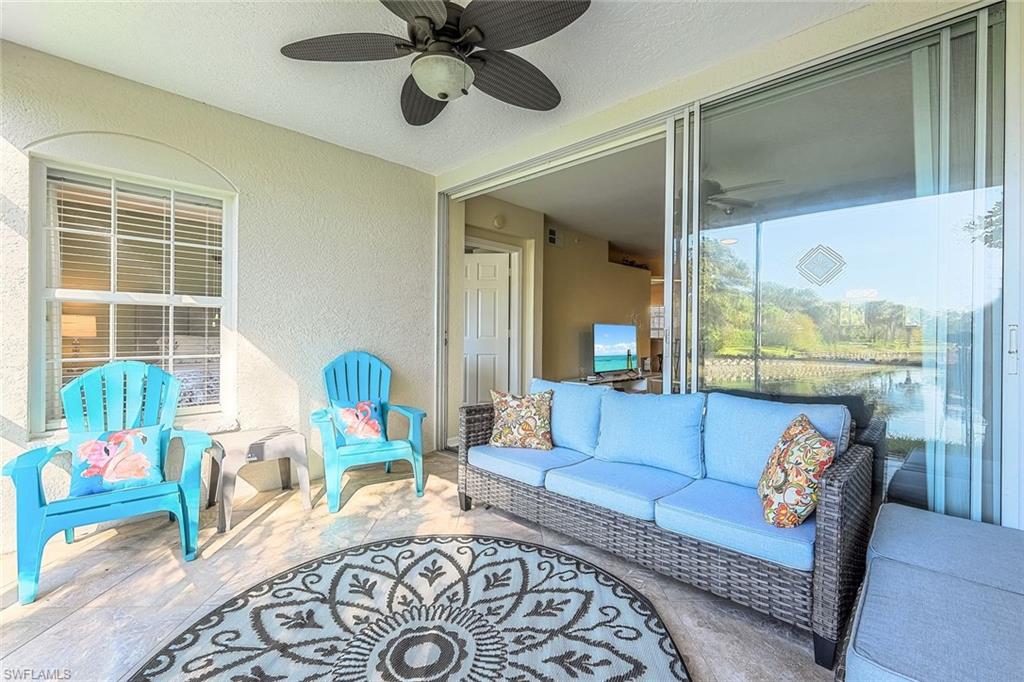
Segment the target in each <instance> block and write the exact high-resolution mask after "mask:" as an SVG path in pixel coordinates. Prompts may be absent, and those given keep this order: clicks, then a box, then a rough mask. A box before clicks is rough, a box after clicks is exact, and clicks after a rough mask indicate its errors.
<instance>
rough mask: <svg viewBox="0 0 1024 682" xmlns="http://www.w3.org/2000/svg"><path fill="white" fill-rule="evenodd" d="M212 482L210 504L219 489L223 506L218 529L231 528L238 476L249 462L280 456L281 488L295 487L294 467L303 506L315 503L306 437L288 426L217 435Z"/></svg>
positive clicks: (214, 443)
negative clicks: (293, 485)
mask: <svg viewBox="0 0 1024 682" xmlns="http://www.w3.org/2000/svg"><path fill="white" fill-rule="evenodd" d="M210 452H211V453H212V458H213V459H212V462H211V466H210V485H209V486H208V488H209V498H208V501H207V504H206V506H207V508H209V507H212V506H213V505H214V503H215V501H216V500H217V491H218V490H219V491H220V507H219V509H218V514H217V531H218V532H220V533H223V532H225V531H228V530H231V506H232V503H233V501H234V500H233V498H234V495H235V479H236V478H237V476H238V471H239V470H240V469H241V468H242V467H244V466H245V465H246V464H254V463H256V462H269V461H271V460H275V459H276V460H277V462H278V466H279V467H280V469H281V489H282V490H289V489H290V488H291V487H292V467H291V463H292V462H295V468H296V470H297V471H298V473H299V490H300V492H301V494H302V506H303V507H305V508H306V509H307V510H309V509H312V508H313V505H312V503H311V501H310V497H309V460H308V459H307V457H306V438H305V437H304V436H303V435H302V434H301V433H299V432H298V431H295V430H294V429H291V428H289V427H287V426H277V427H274V428H270V429H258V430H254V431H238V432H235V433H223V434H219V435H217V436H215V437H214V439H213V447H212V448H211V449H210Z"/></svg>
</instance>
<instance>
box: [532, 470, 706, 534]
mask: <svg viewBox="0 0 1024 682" xmlns="http://www.w3.org/2000/svg"><path fill="white" fill-rule="evenodd" d="M691 483H693V479H692V478H690V477H689V476H683V475H682V474H677V473H675V472H672V471H665V470H664V469H655V468H654V467H648V466H644V465H642V464H627V463H624V462H604V461H602V460H599V459H588V460H586V461H584V462H580V463H579V464H574V465H572V466H568V467H565V468H563V469H555V470H553V471H549V472H548V475H547V478H546V479H545V480H544V487H545V488H547V489H548V490H550V491H551V492H553V493H558V494H559V495H565V496H566V497H571V498H573V499H575V500H582V501H584V502H589V503H590V504H594V505H597V506H599V507H604V508H605V509H610V510H612V511H616V512H619V513H620V514H625V515H626V516H632V517H635V518H638V519H645V520H647V521H650V520H652V519H654V502H655V500H657V499H658V498H661V497H664V496H665V495H671V494H672V493H674V492H676V491H677V490H679V489H680V488H683V487H684V486H687V485H690V484H691Z"/></svg>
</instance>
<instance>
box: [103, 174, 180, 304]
mask: <svg viewBox="0 0 1024 682" xmlns="http://www.w3.org/2000/svg"><path fill="white" fill-rule="evenodd" d="M114 199H115V205H116V206H117V211H116V216H117V221H116V234H117V282H116V286H117V291H126V292H133V293H143V294H168V293H170V291H171V193H170V192H169V191H166V190H157V189H149V188H146V187H139V186H137V185H127V184H120V183H118V184H116V191H115V195H114Z"/></svg>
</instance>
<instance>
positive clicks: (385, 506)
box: [0, 453, 831, 682]
mask: <svg viewBox="0 0 1024 682" xmlns="http://www.w3.org/2000/svg"><path fill="white" fill-rule="evenodd" d="M425 468H426V471H427V473H428V479H427V482H426V493H425V495H424V496H423V497H422V498H417V497H415V495H414V494H413V493H412V482H411V478H412V477H411V474H410V472H409V468H408V466H406V465H404V464H396V466H395V473H393V474H391V475H390V476H389V475H387V474H384V472H383V467H380V466H376V467H368V468H365V469H362V470H358V471H355V472H352V475H351V476H349V477H346V486H345V490H344V493H343V502H344V506H343V507H342V510H341V511H340V512H339V513H337V514H330V513H328V511H327V503H326V501H325V500H324V499H323V496H322V492H321V488H320V486H317V485H315V484H314V491H313V494H314V498H319V499H315V502H314V504H315V506H314V508H313V511H312V512H306V511H304V510H303V508H302V505H301V500H300V499H299V496H298V493H297V491H285V492H280V491H279V492H265V493H260V494H259V495H257V496H255V497H254V498H252V499H250V500H248V501H247V502H246V503H244V504H241V505H238V506H236V508H235V513H234V518H233V523H234V527H233V528H232V530H231V531H230V532H228V533H226V534H223V535H218V534H217V533H216V510H215V509H211V510H208V511H206V512H204V513H203V516H202V523H201V529H200V557H199V558H198V559H197V560H196V561H193V562H190V563H185V562H183V561H182V560H181V553H180V550H179V547H178V531H177V528H176V526H175V525H174V524H171V523H169V522H167V521H166V520H165V519H163V518H151V519H146V520H143V521H140V522H137V523H133V524H127V525H124V524H122V525H119V526H114V527H107V528H100V529H97V530H95V531H93V532H91V533H89V534H85V533H80V534H79V537H78V539H77V540H76V542H75V543H74V544H73V545H66V544H64V542H63V537H62V536H55V537H54V538H53V539H52V540H51V541H50V543H49V544H48V545H47V547H46V551H45V553H44V563H45V565H44V568H43V574H42V580H41V583H40V596H39V598H38V599H37V600H36V602H35V603H33V604H31V605H28V606H20V605H19V604H18V603H17V587H16V584H15V583H14V582H13V578H14V576H15V570H14V568H15V565H14V562H15V557H14V555H13V554H8V555H4V556H3V557H2V558H0V561H2V569H3V570H2V575H3V580H4V583H5V584H4V585H3V587H2V591H0V679H4V680H7V679H17V678H18V676H19V674H20V676H21V678H22V679H24V678H26V677H27V678H28V679H45V678H43V677H41V676H42V675H44V674H46V673H47V672H48V671H49V674H50V675H51V677H53V675H54V671H56V673H57V674H58V675H59V674H63V675H64V677H57V678H56V679H70V680H74V681H75V682H84V681H86V680H103V681H107V680H118V679H122V678H125V677H127V676H129V675H130V674H131V673H132V672H134V669H135V668H136V667H137V666H138V665H140V664H141V663H142V662H144V661H145V660H147V659H148V657H149V656H150V655H151V654H152V653H153V652H154V650H155V649H157V648H159V646H160V645H161V644H162V643H163V642H164V641H165V640H167V639H169V638H171V637H173V636H174V635H176V634H177V633H178V632H179V631H181V630H183V629H184V628H185V627H187V626H188V625H189V624H191V623H192V622H193V621H194V620H196V619H198V618H199V617H200V616H202V615H203V614H204V613H205V612H206V611H208V610H210V609H212V608H213V607H215V606H217V605H218V604H220V603H222V602H224V601H226V600H227V599H229V598H230V597H232V596H234V595H235V594H236V593H238V592H240V591H242V590H244V589H245V588H247V587H249V586H251V585H253V584H255V583H257V582H260V581H261V580H263V579H264V578H267V577H270V576H272V575H274V574H275V573H277V572H280V571H283V570H285V569H287V568H289V567H291V566H293V565H295V564H299V563H302V562H303V561H306V560H308V559H312V558H315V557H317V556H320V555H323V554H327V553H330V552H332V551H335V550H337V549H341V548H343V547H347V546H351V545H357V544H360V543H363V542H367V541H370V540H375V539H382V538H391V537H402V536H407V535H417V534H429V533H475V534H481V535H496V536H503V537H511V538H518V539H522V540H527V541H532V542H537V543H540V544H544V545H548V546H550V547H553V548H556V549H561V550H563V551H566V552H568V553H570V554H575V555H577V556H579V557H581V558H584V559H587V560H589V561H592V562H593V563H595V564H598V565H600V566H603V567H604V568H605V569H607V570H609V571H610V572H612V573H614V574H616V575H618V576H620V577H622V578H623V579H625V580H626V581H628V582H629V583H631V584H632V585H634V586H635V587H636V588H637V589H639V590H640V591H641V592H642V593H644V594H645V595H646V596H647V597H648V598H649V599H650V600H651V601H652V602H654V604H655V606H656V607H657V608H658V611H659V613H660V614H661V616H662V618H663V619H664V620H665V621H666V623H667V625H668V626H669V629H670V630H671V631H672V633H673V636H674V639H675V641H676V644H677V645H678V647H679V649H680V651H681V652H682V654H683V657H684V659H685V661H686V666H687V668H688V669H689V671H690V674H691V675H692V676H693V678H694V679H695V680H697V681H698V682H702V681H705V680H709V681H718V682H731V681H733V680H773V681H774V680H801V681H802V680H828V679H831V673H829V672H828V671H826V670H824V669H823V668H819V667H817V666H815V664H814V657H813V654H812V649H811V636H810V634H808V633H805V632H802V631H800V630H797V629H795V628H791V627H788V626H786V625H783V624H781V623H779V622H777V621H775V620H772V619H770V618H768V617H766V616H762V615H761V614H758V613H756V612H754V611H751V610H749V609H747V608H744V607H741V606H736V605H733V604H732V603H730V602H728V601H726V600H723V599H720V598H718V597H715V596H713V595H710V594H708V593H705V592H701V591H700V590H697V589H694V588H691V587H688V586H687V585H685V584H683V583H679V582H676V581H674V580H672V579H670V578H665V577H662V576H659V575H657V574H655V573H653V572H651V571H648V570H646V569H643V568H639V567H636V566H633V565H631V564H629V563H626V562H624V561H622V560H620V559H617V558H615V557H613V556H611V555H609V554H607V553H605V552H602V551H600V550H597V549H594V548H591V547H588V546H585V545H579V544H576V543H575V541H574V540H573V539H572V538H570V537H567V536H565V535H562V534H560V533H556V532H553V531H549V530H547V529H544V528H541V527H540V526H536V525H534V524H531V523H527V522H525V521H520V520H517V519H516V518H515V517H513V516H511V515H508V514H505V513H503V512H499V511H497V510H494V509H491V510H488V509H484V508H482V507H474V509H473V510H471V511H469V512H465V513H463V512H461V511H460V510H459V507H458V503H457V497H458V496H457V490H456V463H455V458H454V457H453V456H451V455H449V454H444V453H436V454H432V455H429V456H428V457H427V458H426V466H425ZM25 671H34V673H35V674H36V676H37V677H35V678H32V677H28V676H27V675H26V672H25ZM655 682H657V681H655Z"/></svg>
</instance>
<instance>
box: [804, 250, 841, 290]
mask: <svg viewBox="0 0 1024 682" xmlns="http://www.w3.org/2000/svg"><path fill="white" fill-rule="evenodd" d="M845 267H846V261H845V260H843V257H842V256H840V255H839V252H837V251H836V250H835V249H830V248H829V247H827V246H825V245H824V244H818V245H817V246H815V247H814V248H813V249H811V250H810V251H808V252H807V253H805V254H804V256H803V258H801V259H800V262H799V263H797V264H796V269H797V271H798V272H799V273H800V274H801V275H803V277H804V279H806V280H807V281H808V282H811V283H812V284H817V285H818V286H819V287H820V286H821V285H823V284H827V283H829V282H831V281H832V280H833V279H835V278H836V275H838V274H839V273H840V272H842V271H843V268H845Z"/></svg>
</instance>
